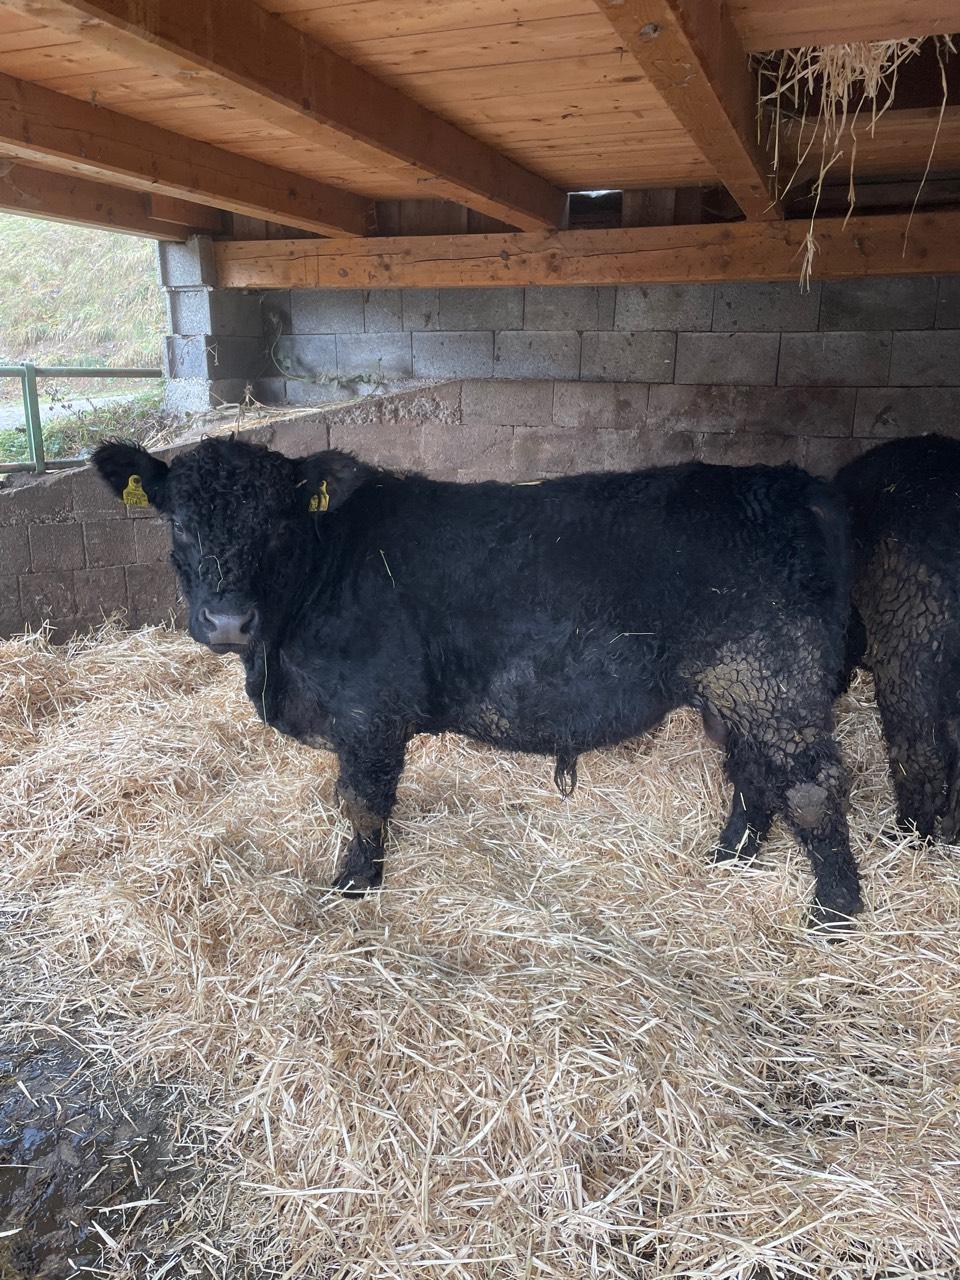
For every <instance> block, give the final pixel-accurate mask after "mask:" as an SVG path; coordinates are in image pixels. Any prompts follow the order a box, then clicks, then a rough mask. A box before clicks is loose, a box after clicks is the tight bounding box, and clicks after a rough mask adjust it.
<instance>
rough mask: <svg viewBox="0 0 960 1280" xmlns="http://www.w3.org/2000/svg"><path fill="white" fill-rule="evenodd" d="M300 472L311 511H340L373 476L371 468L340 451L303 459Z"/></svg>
mask: <svg viewBox="0 0 960 1280" xmlns="http://www.w3.org/2000/svg"><path fill="white" fill-rule="evenodd" d="M297 469H298V471H299V473H300V481H299V484H298V488H299V490H300V492H301V493H302V494H303V495H304V499H303V500H304V503H305V504H306V507H307V510H308V511H336V509H337V507H342V506H343V504H344V503H345V502H346V501H347V499H348V498H349V497H350V496H351V494H354V493H356V491H357V489H359V487H360V486H361V485H362V484H363V482H364V480H366V479H367V477H368V476H369V475H370V474H371V472H370V468H369V467H367V466H364V464H363V463H362V462H358V461H357V460H356V458H351V456H350V454H349V453H340V452H339V451H338V450H336V449H328V450H326V451H325V452H324V453H313V454H311V455H310V457H309V458H301V459H300V460H299V462H298V463H297Z"/></svg>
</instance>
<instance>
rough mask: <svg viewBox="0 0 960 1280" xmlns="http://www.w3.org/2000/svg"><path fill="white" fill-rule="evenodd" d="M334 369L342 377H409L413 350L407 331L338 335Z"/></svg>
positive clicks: (411, 373)
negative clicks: (335, 367) (335, 366)
mask: <svg viewBox="0 0 960 1280" xmlns="http://www.w3.org/2000/svg"><path fill="white" fill-rule="evenodd" d="M337 372H338V373H339V374H341V375H342V376H345V377H354V376H356V375H358V374H359V375H369V376H370V378H371V379H373V380H376V379H378V378H387V377H390V378H409V377H411V376H412V375H413V352H412V347H411V343H410V334H409V333H357V334H354V333H350V334H347V333H340V334H337Z"/></svg>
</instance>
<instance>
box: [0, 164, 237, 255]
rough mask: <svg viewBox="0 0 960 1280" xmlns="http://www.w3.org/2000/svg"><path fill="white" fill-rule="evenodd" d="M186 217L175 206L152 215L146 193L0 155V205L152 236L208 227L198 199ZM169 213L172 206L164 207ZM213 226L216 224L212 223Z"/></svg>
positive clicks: (181, 236)
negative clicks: (161, 214)
mask: <svg viewBox="0 0 960 1280" xmlns="http://www.w3.org/2000/svg"><path fill="white" fill-rule="evenodd" d="M187 207H189V208H192V209H195V210H196V214H195V215H193V214H191V215H190V219H189V221H188V220H187V219H186V217H185V215H184V214H183V213H182V212H181V213H180V214H179V215H178V217H177V218H176V219H171V218H162V219H161V218H158V217H155V216H153V213H152V210H151V207H150V197H149V196H148V195H146V194H145V193H143V192H139V191H126V190H124V189H122V188H120V187H110V186H107V185H106V184H105V183H102V182H90V181H89V180H88V179H86V178H77V177H74V176H72V175H70V174H63V173H51V172H48V171H46V170H43V169H31V168H29V167H28V166H27V165H22V164H17V163H16V162H15V161H12V160H3V159H2V158H0V209H4V210H6V211H7V212H8V213H20V214H23V215H24V217H27V218H49V219H51V220H52V221H54V222H71V223H76V224H78V225H80V226H85V227H99V228H102V229H103V230H104V231H122V232H125V233H126V234H128V235H132V236H150V237H151V238H152V239H154V240H185V239H186V238H187V236H188V235H191V234H193V233H195V232H201V231H210V230H211V229H212V228H211V226H210V224H209V218H208V217H207V216H205V215H208V214H210V213H212V212H214V211H212V210H206V209H202V208H201V207H200V205H192V206H187V205H186V203H185V202H184V208H187ZM167 212H169V213H172V212H173V210H172V209H170V210H167ZM217 229H219V226H218V228H217Z"/></svg>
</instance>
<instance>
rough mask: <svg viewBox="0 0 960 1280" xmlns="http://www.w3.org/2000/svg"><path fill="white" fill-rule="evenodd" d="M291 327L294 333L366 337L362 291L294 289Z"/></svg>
mask: <svg viewBox="0 0 960 1280" xmlns="http://www.w3.org/2000/svg"><path fill="white" fill-rule="evenodd" d="M290 325H291V328H292V330H293V332H294V333H363V294H362V293H361V291H360V290H359V289H292V290H291V291H290Z"/></svg>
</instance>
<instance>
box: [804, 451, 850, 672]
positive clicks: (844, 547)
mask: <svg viewBox="0 0 960 1280" xmlns="http://www.w3.org/2000/svg"><path fill="white" fill-rule="evenodd" d="M806 505H807V507H808V509H809V511H810V513H811V515H812V517H813V521H814V527H815V530H816V536H815V539H814V545H815V546H816V547H817V551H818V554H816V555H815V563H814V566H813V568H814V572H815V574H816V577H817V580H818V582H819V583H820V584H821V591H822V592H823V595H822V596H821V599H822V602H823V605H824V608H825V613H826V615H827V619H828V624H829V625H828V632H829V633H830V635H831V636H832V638H833V640H834V648H835V653H834V658H835V661H834V664H833V665H834V668H835V671H836V688H835V693H836V695H839V694H840V693H841V692H842V691H843V690H844V689H845V688H846V687H847V684H849V682H850V676H851V674H852V672H853V668H854V667H855V666H856V665H857V664H858V662H859V661H860V659H861V658H862V656H863V653H862V645H861V643H860V635H861V631H862V626H861V627H858V626H857V623H858V622H859V619H855V618H854V616H853V607H852V603H851V598H850V595H851V591H852V588H853V544H852V539H851V532H850V514H849V512H848V510H847V504H846V502H845V501H844V499H843V495H842V494H841V493H840V490H839V489H838V488H837V487H836V486H835V485H833V484H831V483H830V481H828V480H820V479H817V478H816V477H814V476H811V477H810V479H809V489H808V496H807V503H806Z"/></svg>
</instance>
